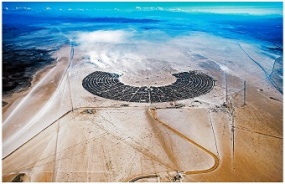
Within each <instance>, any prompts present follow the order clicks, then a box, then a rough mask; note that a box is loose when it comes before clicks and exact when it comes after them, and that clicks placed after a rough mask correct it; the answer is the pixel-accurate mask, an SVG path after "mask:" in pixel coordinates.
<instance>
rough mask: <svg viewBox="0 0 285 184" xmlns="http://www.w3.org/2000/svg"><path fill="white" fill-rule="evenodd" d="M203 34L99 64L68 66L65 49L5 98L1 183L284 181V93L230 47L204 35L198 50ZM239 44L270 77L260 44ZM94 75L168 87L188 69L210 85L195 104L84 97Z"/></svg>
mask: <svg viewBox="0 0 285 184" xmlns="http://www.w3.org/2000/svg"><path fill="white" fill-rule="evenodd" d="M201 36H203V37H205V35H200V34H197V35H196V36H192V37H191V38H183V39H184V41H185V43H189V42H191V43H193V44H192V45H190V46H189V45H187V46H185V45H181V44H178V43H180V42H179V40H172V41H171V42H170V43H168V44H169V45H170V46H169V45H165V46H164V47H158V46H152V47H147V46H148V43H145V45H144V46H136V47H145V48H146V49H140V48H137V49H138V50H139V51H141V53H138V56H137V57H138V58H143V59H141V61H140V62H136V55H135V54H134V51H133V50H130V51H129V55H127V56H125V57H124V58H117V59H114V57H113V56H112V55H111V54H108V52H106V53H105V55H104V56H101V58H100V59H102V58H107V59H108V58H109V60H108V61H109V62H106V61H107V59H105V60H104V59H103V61H104V62H103V63H99V62H101V60H100V61H98V63H97V64H96V62H92V60H93V58H92V57H91V58H88V57H86V48H84V49H82V48H81V47H80V46H78V47H74V58H73V60H72V62H71V59H70V49H71V48H70V47H69V46H66V47H63V48H62V49H61V50H60V51H58V52H57V53H56V54H55V56H54V57H55V58H56V59H57V60H58V62H57V64H56V65H55V66H50V67H47V69H45V70H44V71H41V72H39V73H38V75H36V76H35V80H34V81H33V85H32V87H31V88H30V89H27V90H25V91H23V92H21V93H18V94H14V95H12V96H9V97H5V99H3V100H4V101H6V102H8V103H9V104H8V105H6V106H5V107H4V108H3V124H2V127H3V128H2V129H3V144H2V146H3V147H2V149H3V156H2V173H3V176H2V179H3V181H12V180H13V179H15V177H16V176H17V175H19V174H22V175H21V177H20V176H19V177H18V179H19V178H21V180H24V181H49V182H51V181H54V182H60V181H69V182H73V181H82V182H93V181H94V182H95V181H109V182H111V181H165V182H167V181H173V180H175V179H177V180H179V178H178V177H177V176H178V174H180V176H182V178H180V180H181V181H185V182H191V181H282V178H283V116H282V111H283V105H282V103H283V96H282V94H280V93H279V92H278V91H277V90H275V88H274V87H272V86H271V84H270V83H269V82H268V81H267V80H266V77H265V76H264V74H263V73H262V71H261V69H260V68H258V67H257V66H256V65H255V64H254V63H253V62H252V61H251V60H250V59H249V58H248V56H247V55H246V54H245V53H244V52H243V51H242V50H241V49H240V48H239V45H238V44H236V42H234V41H228V40H226V39H222V38H215V37H208V38H207V40H208V41H209V42H208V44H205V45H203V42H199V40H200V39H199V37H201ZM185 39H189V40H185ZM215 39H219V47H218V46H216V45H215V44H217V40H215ZM221 42H222V43H223V44H221ZM209 43H210V44H209ZM171 45H175V47H172V46H171ZM240 45H241V46H242V47H243V48H244V49H246V50H247V52H248V54H250V55H251V56H252V57H254V58H256V59H257V60H259V61H262V63H261V64H262V65H263V66H264V68H265V69H266V70H268V71H269V70H270V67H271V66H272V64H273V63H272V61H271V60H270V59H268V58H267V57H265V56H264V55H262V53H260V52H259V51H258V46H256V45H251V44H248V43H240ZM153 47H154V48H156V50H154V49H153ZM168 47H170V48H171V50H172V52H171V53H169V52H167V50H169V48H168ZM147 48H149V49H147ZM174 48H176V49H174ZM201 48H203V49H201ZM111 49H115V48H111ZM118 49H120V48H118ZM228 51H229V52H230V51H232V52H231V53H229V52H228ZM233 51H234V52H233ZM146 53H147V54H148V55H149V56H150V57H147V56H145V55H146ZM157 53H164V54H161V55H159V54H157ZM103 54H104V53H103ZM142 56H144V57H142ZM177 58H178V60H177ZM270 62H271V63H270ZM103 64H104V66H103ZM98 70H99V71H105V72H111V73H118V74H122V77H121V79H120V80H121V81H122V82H123V83H125V84H129V85H133V86H142V85H157V86H161V85H168V84H171V83H173V82H174V81H175V78H174V77H173V76H172V75H171V73H178V72H185V71H186V72H187V71H190V70H198V71H201V72H204V73H206V74H208V75H210V76H212V77H213V78H214V79H215V80H216V83H215V87H214V88H213V90H212V91H210V92H209V93H207V94H205V95H202V96H199V97H196V98H194V99H187V100H180V101H175V102H165V103H154V104H149V103H131V102H124V101H114V100H109V99H104V98H101V97H98V96H94V95H92V94H91V93H89V92H88V91H86V90H85V89H84V88H83V87H82V80H83V78H84V77H86V76H87V75H88V74H90V73H92V72H94V71H98ZM244 81H246V89H244ZM180 105H182V107H181V106H180ZM178 107H179V108H178Z"/></svg>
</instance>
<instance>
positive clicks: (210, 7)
mask: <svg viewBox="0 0 285 184" xmlns="http://www.w3.org/2000/svg"><path fill="white" fill-rule="evenodd" d="M3 8H4V9H7V10H13V9H23V8H28V9H30V10H60V9H62V10H68V9H69V10H79V9H80V10H87V9H89V10H92V9H93V10H94V9H100V10H104V9H116V10H121V11H124V10H133V11H138V10H141V11H151V10H165V11H182V12H189V13H191V12H197V11H198V12H204V13H205V12H207V13H246V14H261V15H262V14H279V15H282V14H283V3H282V2H180V3H175V2H125V3H122V2H3Z"/></svg>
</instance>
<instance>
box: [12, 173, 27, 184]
mask: <svg viewBox="0 0 285 184" xmlns="http://www.w3.org/2000/svg"><path fill="white" fill-rule="evenodd" d="M25 175H26V174H24V173H21V174H18V175H17V176H16V177H15V178H14V179H13V180H12V182H23V181H24V180H23V177H24V176H25Z"/></svg>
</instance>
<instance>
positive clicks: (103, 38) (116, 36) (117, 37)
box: [76, 30, 133, 45]
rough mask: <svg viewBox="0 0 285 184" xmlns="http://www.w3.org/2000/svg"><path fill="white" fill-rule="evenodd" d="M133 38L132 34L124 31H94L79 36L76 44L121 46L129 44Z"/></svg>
mask: <svg viewBox="0 0 285 184" xmlns="http://www.w3.org/2000/svg"><path fill="white" fill-rule="evenodd" d="M132 36H133V34H132V32H127V31H123V30H115V31H94V32H87V33H86V32H85V33H79V34H77V36H76V42H78V43H80V44H84V45H85V44H96V43H111V44H119V43H124V42H127V41H128V40H129V39H130V38H131V37H132Z"/></svg>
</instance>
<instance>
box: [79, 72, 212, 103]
mask: <svg viewBox="0 0 285 184" xmlns="http://www.w3.org/2000/svg"><path fill="white" fill-rule="evenodd" d="M172 75H173V76H175V77H176V78H177V80H176V81H175V82H174V83H172V84H170V85H167V86H160V87H154V86H143V87H135V86H129V85H126V84H123V83H122V82H120V81H119V77H120V76H119V75H118V74H115V73H107V72H101V71H96V72H93V73H91V74H89V75H88V76H87V77H85V78H84V79H83V81H82V86H83V87H84V88H85V89H86V90H87V91H89V92H90V93H92V94H94V95H97V96H100V97H103V98H108V99H112V100H120V101H127V102H139V103H159V102H170V101H176V100H184V99H188V98H194V97H198V96H200V95H203V94H206V93H208V92H210V91H211V90H212V89H213V87H214V85H215V81H214V79H213V78H212V77H210V76H208V75H206V74H204V73H201V72H197V71H189V72H182V73H177V74H172Z"/></svg>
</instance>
